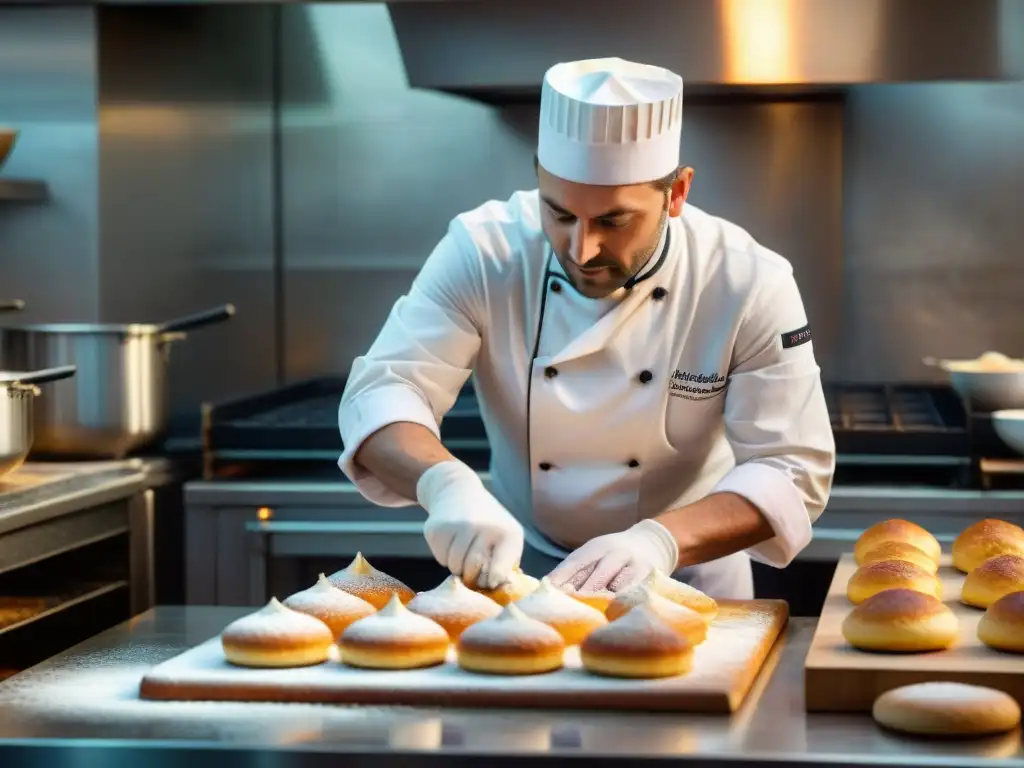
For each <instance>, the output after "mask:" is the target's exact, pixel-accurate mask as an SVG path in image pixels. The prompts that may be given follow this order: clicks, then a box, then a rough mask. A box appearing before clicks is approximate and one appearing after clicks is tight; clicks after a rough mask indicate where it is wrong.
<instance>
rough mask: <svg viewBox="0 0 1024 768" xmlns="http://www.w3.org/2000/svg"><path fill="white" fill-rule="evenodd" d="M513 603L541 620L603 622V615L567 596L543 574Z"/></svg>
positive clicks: (528, 614)
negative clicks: (537, 584)
mask: <svg viewBox="0 0 1024 768" xmlns="http://www.w3.org/2000/svg"><path fill="white" fill-rule="evenodd" d="M515 605H517V606H518V607H519V609H520V610H521V611H522V612H523V613H525V614H526V615H527V616H529V617H531V618H534V619H537V620H538V621H543V622H553V621H559V622H568V621H585V622H589V623H594V624H596V623H601V624H603V623H604V615H603V614H602V613H601V612H600V611H599V610H597V609H596V608H592V607H591V606H589V605H587V604H586V603H581V602H580V601H579V600H576V599H574V598H571V597H569V596H568V595H567V594H565V592H563V591H562V590H560V589H558V588H557V587H555V586H554V585H553V584H552V583H551V582H550V581H548V578H547V577H546V576H545V577H544V578H543V579H541V580H540V585H539V586H538V587H537V588H536V589H535V590H534V591H533V592H531V593H530V594H528V595H527V596H526V597H524V598H522V599H520V600H517V601H516V602H515Z"/></svg>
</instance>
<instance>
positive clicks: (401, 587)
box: [328, 552, 416, 609]
mask: <svg viewBox="0 0 1024 768" xmlns="http://www.w3.org/2000/svg"><path fill="white" fill-rule="evenodd" d="M328 581H330V582H331V584H333V585H334V586H335V587H337V588H338V589H342V590H344V591H345V592H348V593H349V594H350V595H355V596H356V597H361V598H362V599H363V600H365V601H366V602H368V603H369V604H370V605H372V606H373V607H374V608H378V609H380V608H383V607H384V606H385V605H387V603H388V601H389V600H391V596H392V595H398V599H399V600H401V601H402V602H403V603H408V602H409V601H410V600H412V599H413V598H414V597H416V593H415V592H413V591H412V590H411V589H409V588H408V587H407V586H405V584H403V583H402V582H400V581H399V580H398V579H396V578H395V577H394V576H389V575H388V574H386V573H384V572H382V571H378V570H377V569H376V568H374V567H373V566H372V565H370V563H369V561H368V560H367V559H366V558H365V557H363V553H362V552H357V553H356V556H355V557H354V558H353V559H352V562H351V563H349V564H348V565H347V566H346V567H345V568H343V569H342V570H340V571H338V572H337V573H332V574H331V576H330V577H329V578H328Z"/></svg>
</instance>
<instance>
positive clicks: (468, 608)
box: [407, 575, 501, 620]
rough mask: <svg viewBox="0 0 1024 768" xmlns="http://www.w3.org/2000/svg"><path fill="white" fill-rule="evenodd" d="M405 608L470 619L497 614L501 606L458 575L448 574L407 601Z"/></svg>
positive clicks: (426, 613)
mask: <svg viewBox="0 0 1024 768" xmlns="http://www.w3.org/2000/svg"><path fill="white" fill-rule="evenodd" d="M407 608H408V609H409V610H410V611H412V612H414V613H420V614H425V615H427V616H449V617H451V618H453V619H460V620H462V619H464V620H471V619H477V618H480V617H491V616H497V615H498V614H499V613H501V606H500V605H498V604H497V603H496V602H494V601H493V600H491V598H489V597H487V596H485V595H481V594H480V593H479V592H474V591H473V590H471V589H470V588H469V587H467V586H466V585H465V584H463V583H462V580H461V579H460V578H459V577H458V576H454V575H453V576H449V577H448V578H447V579H445V580H444V581H443V582H441V584H440V585H439V586H437V587H434V588H433V589H431V590H429V591H427V592H420V593H419V594H418V595H416V597H414V598H413V599H412V600H410V601H409V604H408V606H407Z"/></svg>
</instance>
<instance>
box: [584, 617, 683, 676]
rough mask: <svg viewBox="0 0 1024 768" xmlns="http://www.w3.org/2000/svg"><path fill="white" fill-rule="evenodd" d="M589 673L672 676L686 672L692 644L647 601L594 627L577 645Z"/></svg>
mask: <svg viewBox="0 0 1024 768" xmlns="http://www.w3.org/2000/svg"><path fill="white" fill-rule="evenodd" d="M580 658H581V659H582V661H583V666H584V667H585V668H586V669H587V671H589V672H593V673H594V674H597V675H607V676H610V677H631V678H656V677H672V676H674V675H681V674H683V673H685V672H689V671H690V669H691V667H692V666H693V646H692V645H691V644H690V643H689V642H688V641H687V640H686V638H685V637H683V636H682V634H680V633H679V632H677V631H676V630H675V629H673V628H672V626H670V625H669V623H668V622H667V621H665V619H664V618H663V616H662V615H661V614H659V613H658V611H657V610H656V609H654V608H652V607H651V605H650V603H643V604H641V605H638V606H636V607H635V608H632V609H630V611H629V613H627V614H626V615H624V616H622V617H620V618H618V619H616V620H615V621H613V622H610V623H609V624H607V625H605V626H603V627H600V628H598V629H595V630H594V631H593V632H591V633H590V635H588V636H587V639H586V640H584V641H583V644H582V645H581V646H580Z"/></svg>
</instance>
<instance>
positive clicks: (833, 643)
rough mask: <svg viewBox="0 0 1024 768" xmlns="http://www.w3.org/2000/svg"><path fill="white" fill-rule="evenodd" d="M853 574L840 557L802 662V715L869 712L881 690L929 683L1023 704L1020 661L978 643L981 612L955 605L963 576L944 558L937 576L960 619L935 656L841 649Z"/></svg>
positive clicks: (850, 562)
mask: <svg viewBox="0 0 1024 768" xmlns="http://www.w3.org/2000/svg"><path fill="white" fill-rule="evenodd" d="M856 570H857V564H856V562H855V561H854V559H853V555H852V554H847V555H843V557H842V559H841V560H840V561H839V565H838V567H837V568H836V572H835V576H834V577H833V579H832V586H831V587H830V588H829V591H828V597H826V598H825V605H824V607H823V608H822V611H821V618H820V620H819V621H818V627H817V629H816V630H815V632H814V638H813V639H812V640H811V647H810V650H809V651H808V653H807V659H806V661H805V669H804V686H805V700H806V706H807V711H808V712H870V711H871V707H872V705H873V704H874V701H875V699H876V698H878V696H879V695H880V694H882V693H884V692H885V691H888V690H890V689H892V688H898V687H899V686H901V685H909V684H911V683H924V682H929V681H932V680H954V681H956V682H961V683H972V684H975V685H987V686H990V687H992V688H997V689H999V690H1002V691H1006V692H1007V693H1009V694H1010V695H1011V696H1013V697H1014V698H1016V699H1017V700H1018V701H1024V674H1021V672H1022V671H1024V661H1022V660H1021V659H1020V658H1019V657H1014V656H1013V655H1012V654H1006V653H1000V652H999V651H994V650H992V649H990V648H988V647H986V646H985V645H983V644H982V643H981V641H980V640H978V636H977V632H978V622H979V621H980V620H981V617H982V615H983V614H984V611H982V610H980V609H978V608H971V607H969V606H966V605H963V604H962V603H960V602H959V600H960V592H961V589H962V588H963V583H964V575H963V574H962V573H960V572H959V571H956V570H954V568H953V566H952V565H951V561H950V558H949V556H948V555H946V556H945V557H944V558H943V561H942V565H941V567H940V568H939V577H940V578H941V579H942V594H943V595H944V596H945V597H944V600H945V602H946V605H948V606H949V607H950V608H951V609H952V610H953V613H955V614H956V616H957V618H958V619H959V620H960V641H959V643H958V644H957V645H956V646H955V647H953V648H951V649H950V650H948V651H940V652H937V653H918V654H909V653H903V654H900V653H866V652H864V651H858V650H856V649H855V648H852V647H851V646H850V645H848V644H847V642H846V640H845V639H844V638H843V633H842V623H843V619H845V618H846V615H847V614H848V613H849V612H850V610H851V609H852V608H853V605H852V604H851V603H850V601H849V600H847V598H846V584H847V582H848V581H849V580H850V577H851V576H852V575H853V574H854V572H855V571H856Z"/></svg>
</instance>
